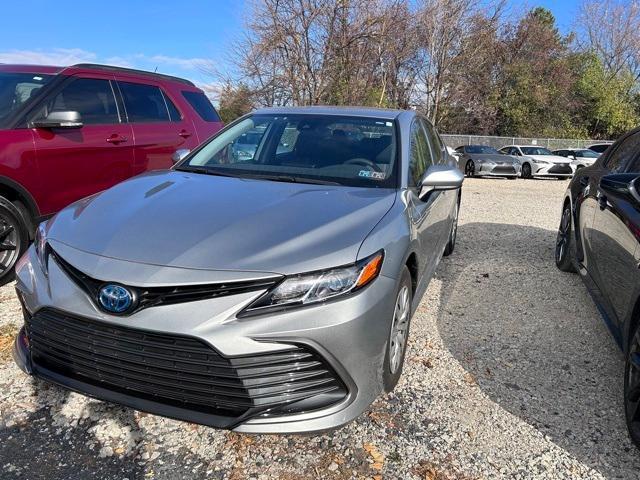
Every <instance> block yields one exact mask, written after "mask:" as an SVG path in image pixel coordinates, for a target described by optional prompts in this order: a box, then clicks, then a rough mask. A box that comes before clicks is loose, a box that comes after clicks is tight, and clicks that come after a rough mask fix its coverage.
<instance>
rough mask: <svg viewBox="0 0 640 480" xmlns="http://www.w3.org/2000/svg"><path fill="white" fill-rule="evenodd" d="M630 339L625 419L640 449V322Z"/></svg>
mask: <svg viewBox="0 0 640 480" xmlns="http://www.w3.org/2000/svg"><path fill="white" fill-rule="evenodd" d="M629 338H630V339H631V340H630V341H629V348H628V349H627V354H626V357H625V362H624V417H625V420H626V423H627V430H628V431H629V436H630V437H631V440H632V441H633V443H634V444H635V445H636V447H638V448H640V408H639V407H640V322H637V323H636V325H635V327H634V328H633V331H632V332H630V335H629Z"/></svg>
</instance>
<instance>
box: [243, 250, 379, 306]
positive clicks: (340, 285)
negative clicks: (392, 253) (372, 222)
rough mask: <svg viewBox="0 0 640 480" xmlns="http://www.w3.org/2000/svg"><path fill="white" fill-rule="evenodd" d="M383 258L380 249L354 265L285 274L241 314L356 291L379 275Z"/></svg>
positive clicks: (303, 303) (297, 304) (299, 303)
mask: <svg viewBox="0 0 640 480" xmlns="http://www.w3.org/2000/svg"><path fill="white" fill-rule="evenodd" d="M383 259H384V252H382V251H380V252H378V253H375V254H374V255H371V256H370V257H367V258H365V259H363V260H361V261H359V262H356V263H354V264H353V265H348V266H345V267H338V268H332V269H329V270H323V271H319V272H312V273H305V274H300V275H292V276H289V277H286V278H285V279H284V280H283V281H281V282H280V283H278V284H277V285H276V286H275V287H273V288H272V289H271V290H269V291H268V292H267V293H265V294H264V295H262V296H261V297H260V298H258V299H257V300H256V301H254V302H253V303H251V304H250V305H249V306H248V307H246V308H245V309H244V310H243V311H242V312H241V313H240V316H243V315H248V314H257V313H262V312H266V311H271V310H277V309H286V308H292V307H297V306H303V305H309V304H313V303H318V302H322V301H325V300H328V299H331V298H335V297H338V296H341V295H346V294H348V293H352V292H355V291H357V290H360V289H361V288H364V287H365V286H367V285H369V284H370V283H371V282H373V281H374V280H375V279H376V278H377V277H378V275H379V274H380V270H381V269H382V261H383Z"/></svg>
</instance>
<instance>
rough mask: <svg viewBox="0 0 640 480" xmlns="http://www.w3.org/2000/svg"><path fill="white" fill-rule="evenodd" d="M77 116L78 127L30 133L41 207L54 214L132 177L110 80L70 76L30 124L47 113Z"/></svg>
mask: <svg viewBox="0 0 640 480" xmlns="http://www.w3.org/2000/svg"><path fill="white" fill-rule="evenodd" d="M57 111H75V112H78V113H80V120H81V122H82V126H81V127H80V128H68V129H67V128H64V129H60V128H56V129H49V128H33V129H32V131H33V134H34V143H35V151H36V161H37V165H38V174H39V175H38V176H39V178H40V185H41V188H40V190H41V192H42V195H41V196H42V198H43V200H44V201H43V202H42V204H43V205H46V208H47V211H46V212H45V211H43V212H42V214H49V213H54V212H56V211H58V210H60V209H61V208H63V207H65V206H66V205H68V204H70V203H72V202H74V201H76V200H78V199H80V198H83V197H86V196H88V195H91V194H93V193H96V192H99V191H102V190H105V189H107V188H109V187H111V186H113V185H115V184H116V183H118V182H120V181H122V180H124V179H126V178H128V177H130V176H131V175H133V173H134V172H133V161H134V151H133V147H134V142H133V132H132V129H131V126H130V125H128V124H126V123H122V122H121V117H120V114H119V111H118V107H117V102H116V97H115V94H114V84H113V83H112V81H111V80H110V77H109V76H100V75H99V74H98V75H96V76H91V77H85V76H82V77H73V78H72V79H71V80H70V81H69V82H67V83H65V84H64V85H63V86H62V87H61V88H60V89H58V90H57V91H55V92H52V94H51V95H50V96H49V97H48V98H47V99H46V100H44V102H43V105H42V106H41V107H39V108H38V109H37V110H36V113H35V115H34V116H33V117H32V118H31V120H32V121H33V120H36V119H38V118H44V117H46V116H47V115H49V114H50V113H51V112H57Z"/></svg>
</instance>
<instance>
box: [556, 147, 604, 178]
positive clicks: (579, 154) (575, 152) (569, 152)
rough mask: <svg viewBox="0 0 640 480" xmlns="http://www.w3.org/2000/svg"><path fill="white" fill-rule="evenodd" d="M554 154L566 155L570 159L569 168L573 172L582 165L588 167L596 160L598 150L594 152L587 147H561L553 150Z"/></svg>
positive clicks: (598, 156)
mask: <svg viewBox="0 0 640 480" xmlns="http://www.w3.org/2000/svg"><path fill="white" fill-rule="evenodd" d="M553 154H554V155H559V156H561V157H566V158H568V159H569V160H571V168H572V169H573V173H575V172H576V171H577V170H580V169H581V168H584V167H590V166H591V165H593V164H594V163H596V160H597V159H598V158H600V154H599V153H598V152H594V151H593V150H590V149H588V148H563V149H561V150H554V151H553Z"/></svg>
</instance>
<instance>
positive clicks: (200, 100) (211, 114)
mask: <svg viewBox="0 0 640 480" xmlns="http://www.w3.org/2000/svg"><path fill="white" fill-rule="evenodd" d="M182 96H183V97H184V98H185V100H186V101H187V102H189V105H191V106H192V107H193V109H194V110H195V111H196V113H197V114H198V115H200V118H202V119H203V120H204V121H205V122H219V121H220V117H219V116H218V112H216V109H215V108H213V105H211V102H210V101H209V99H208V98H207V96H206V95H205V94H204V93H202V92H187V91H185V92H182Z"/></svg>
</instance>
